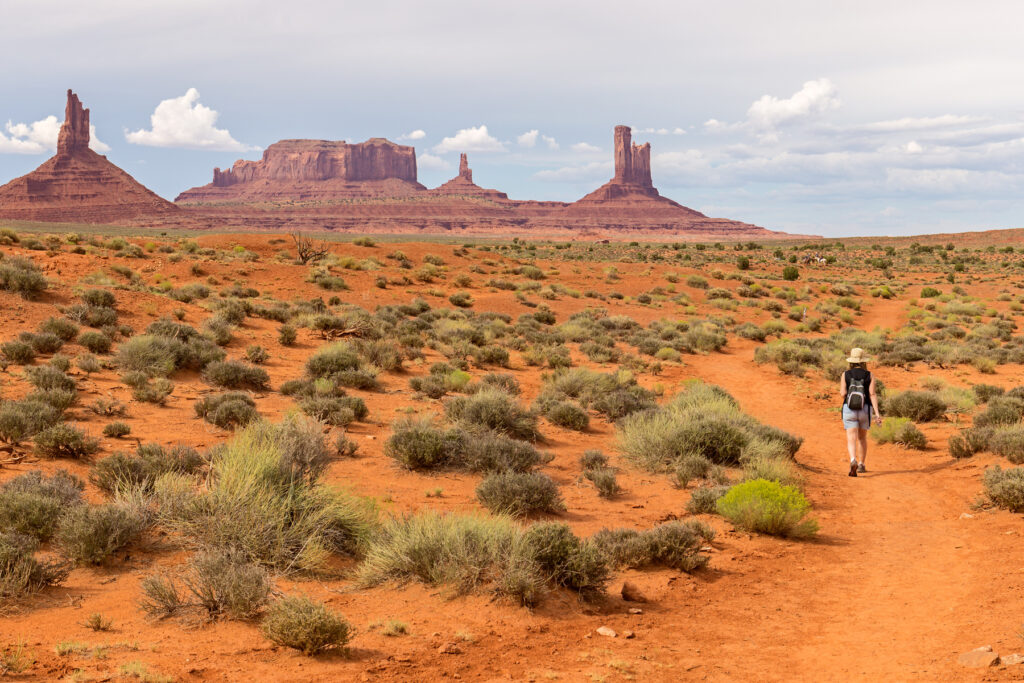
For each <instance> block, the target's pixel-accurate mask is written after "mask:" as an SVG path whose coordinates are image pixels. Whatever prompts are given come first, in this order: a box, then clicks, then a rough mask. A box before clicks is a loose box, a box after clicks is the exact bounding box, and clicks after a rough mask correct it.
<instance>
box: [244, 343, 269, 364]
mask: <svg viewBox="0 0 1024 683" xmlns="http://www.w3.org/2000/svg"><path fill="white" fill-rule="evenodd" d="M245 359H246V360H247V361H249V362H250V363H252V364H254V365H262V364H263V363H266V362H267V361H268V360H270V354H269V353H267V350H266V349H265V348H263V347H262V346H260V345H258V344H250V345H249V346H247V347H245Z"/></svg>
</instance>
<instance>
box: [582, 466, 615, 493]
mask: <svg viewBox="0 0 1024 683" xmlns="http://www.w3.org/2000/svg"><path fill="white" fill-rule="evenodd" d="M583 476H584V477H585V478H587V479H589V480H590V482H591V483H592V484H593V485H594V486H595V487H596V488H597V493H598V495H600V496H601V497H602V498H613V497H614V496H616V495H618V494H619V493H620V492H621V489H620V488H619V482H618V480H617V479H616V477H615V470H613V469H612V468H610V467H592V468H589V469H586V470H583Z"/></svg>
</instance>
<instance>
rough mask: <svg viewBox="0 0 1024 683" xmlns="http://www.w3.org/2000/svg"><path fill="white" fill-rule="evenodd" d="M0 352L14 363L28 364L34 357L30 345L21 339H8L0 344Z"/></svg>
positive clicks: (34, 353)
mask: <svg viewBox="0 0 1024 683" xmlns="http://www.w3.org/2000/svg"><path fill="white" fill-rule="evenodd" d="M0 353H2V354H3V356H4V358H6V359H7V361H8V362H10V363H14V364H15V365H28V364H29V363H31V362H32V361H34V360H35V358H36V351H35V349H33V348H32V345H31V344H29V343H28V342H23V341H9V342H4V343H3V344H0Z"/></svg>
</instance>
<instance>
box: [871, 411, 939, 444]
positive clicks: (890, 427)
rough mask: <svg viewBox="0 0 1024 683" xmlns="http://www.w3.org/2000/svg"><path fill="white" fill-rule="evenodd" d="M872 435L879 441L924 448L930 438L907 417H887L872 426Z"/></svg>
mask: <svg viewBox="0 0 1024 683" xmlns="http://www.w3.org/2000/svg"><path fill="white" fill-rule="evenodd" d="M871 436H873V437H874V438H875V440H876V441H878V443H898V444H900V445H902V446H906V447H907V448H916V449H917V450H924V448H925V447H926V446H927V445H928V440H927V439H926V438H925V435H924V434H923V433H922V432H921V430H920V429H918V428H917V426H916V425H915V424H914V423H913V422H911V421H910V418H906V417H887V418H885V419H884V420H882V424H880V425H876V426H874V427H872V428H871Z"/></svg>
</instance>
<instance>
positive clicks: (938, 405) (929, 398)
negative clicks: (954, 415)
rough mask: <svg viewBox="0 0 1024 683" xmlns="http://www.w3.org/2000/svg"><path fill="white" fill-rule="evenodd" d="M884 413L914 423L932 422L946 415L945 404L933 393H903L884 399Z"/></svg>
mask: <svg viewBox="0 0 1024 683" xmlns="http://www.w3.org/2000/svg"><path fill="white" fill-rule="evenodd" d="M885 412H886V413H888V414H889V415H892V416H893V417H905V418H909V419H911V420H913V421H914V422H932V421H933V420H938V419H939V418H941V417H942V416H943V415H945V414H946V402H945V401H943V400H942V398H941V397H940V396H939V395H938V394H937V393H935V392H933V391H913V390H911V391H904V392H901V393H898V394H895V395H893V396H890V397H888V398H886V399H885Z"/></svg>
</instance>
